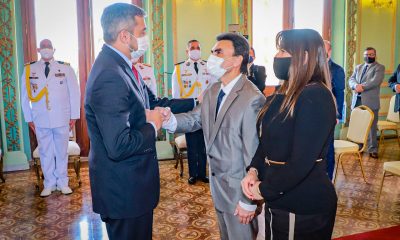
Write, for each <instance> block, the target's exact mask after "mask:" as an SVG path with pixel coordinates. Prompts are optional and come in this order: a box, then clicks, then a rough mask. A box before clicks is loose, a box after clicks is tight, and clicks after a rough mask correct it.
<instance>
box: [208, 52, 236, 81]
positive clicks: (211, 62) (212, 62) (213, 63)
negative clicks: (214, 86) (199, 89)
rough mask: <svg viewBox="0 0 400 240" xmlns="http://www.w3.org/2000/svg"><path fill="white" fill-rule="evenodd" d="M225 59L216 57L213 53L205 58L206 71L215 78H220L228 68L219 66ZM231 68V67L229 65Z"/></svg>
mask: <svg viewBox="0 0 400 240" xmlns="http://www.w3.org/2000/svg"><path fill="white" fill-rule="evenodd" d="M224 61H225V59H223V58H220V57H217V56H215V55H213V54H211V55H210V57H209V58H208V60H207V71H208V72H209V73H210V74H211V75H213V76H214V77H216V78H218V79H219V78H221V77H222V76H223V75H224V74H225V73H226V71H227V70H228V69H225V68H223V67H221V64H222V63H223V62H224ZM230 68H231V67H230Z"/></svg>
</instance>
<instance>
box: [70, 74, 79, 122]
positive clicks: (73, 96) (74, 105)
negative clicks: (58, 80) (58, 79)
mask: <svg viewBox="0 0 400 240" xmlns="http://www.w3.org/2000/svg"><path fill="white" fill-rule="evenodd" d="M67 85H68V92H69V103H70V106H71V117H70V119H79V118H80V114H81V111H80V109H81V93H80V89H79V84H78V79H77V78H76V75H75V72H74V69H73V68H72V67H70V66H68V76H67Z"/></svg>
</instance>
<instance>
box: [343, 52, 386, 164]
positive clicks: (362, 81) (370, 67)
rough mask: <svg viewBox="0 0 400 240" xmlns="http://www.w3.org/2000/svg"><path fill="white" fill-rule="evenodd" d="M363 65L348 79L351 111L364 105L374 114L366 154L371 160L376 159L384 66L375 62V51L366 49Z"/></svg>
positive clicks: (358, 66)
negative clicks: (350, 92) (367, 153)
mask: <svg viewBox="0 0 400 240" xmlns="http://www.w3.org/2000/svg"><path fill="white" fill-rule="evenodd" d="M364 61H365V63H363V64H360V65H357V67H356V68H355V69H354V72H353V75H351V77H350V79H349V86H350V88H351V89H352V90H353V99H352V102H351V109H353V108H355V107H357V106H360V105H365V106H367V107H369V108H370V109H371V110H372V111H373V112H374V121H373V123H372V126H371V131H370V133H369V138H368V152H369V155H370V156H371V157H373V158H378V142H377V139H376V132H377V123H378V116H379V108H380V99H379V97H380V90H381V83H382V81H383V78H384V76H385V66H383V65H382V64H379V63H378V62H377V61H376V50H375V48H372V47H367V48H366V49H365V51H364Z"/></svg>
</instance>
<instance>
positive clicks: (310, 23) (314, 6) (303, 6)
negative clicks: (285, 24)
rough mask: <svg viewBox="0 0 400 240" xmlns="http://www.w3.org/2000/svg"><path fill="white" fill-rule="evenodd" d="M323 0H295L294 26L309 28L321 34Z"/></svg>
mask: <svg viewBox="0 0 400 240" xmlns="http://www.w3.org/2000/svg"><path fill="white" fill-rule="evenodd" d="M323 17H324V0H295V1H294V28H298V29H299V28H311V29H314V30H316V31H318V32H319V34H321V36H322V25H323Z"/></svg>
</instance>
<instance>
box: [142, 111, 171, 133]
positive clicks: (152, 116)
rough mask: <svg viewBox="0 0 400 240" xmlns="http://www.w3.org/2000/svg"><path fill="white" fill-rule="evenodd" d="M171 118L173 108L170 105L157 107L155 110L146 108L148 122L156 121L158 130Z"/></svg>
mask: <svg viewBox="0 0 400 240" xmlns="http://www.w3.org/2000/svg"><path fill="white" fill-rule="evenodd" d="M170 118H171V109H170V108H169V107H165V108H163V107H156V108H154V110H149V109H146V122H152V123H154V125H155V127H156V128H157V130H160V128H161V127H162V124H163V122H167V121H168V120H169V119H170Z"/></svg>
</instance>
